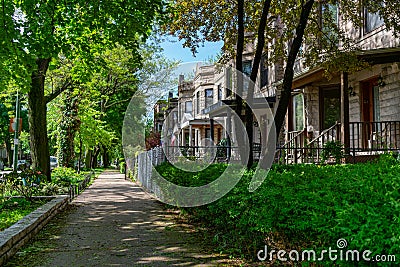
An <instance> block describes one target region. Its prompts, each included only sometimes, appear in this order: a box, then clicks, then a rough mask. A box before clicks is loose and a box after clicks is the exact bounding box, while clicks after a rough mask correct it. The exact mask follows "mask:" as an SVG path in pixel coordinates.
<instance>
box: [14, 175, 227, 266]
mask: <svg viewBox="0 0 400 267" xmlns="http://www.w3.org/2000/svg"><path fill="white" fill-rule="evenodd" d="M49 227H50V229H47V226H46V228H44V229H43V230H42V232H44V233H40V234H39V236H38V237H37V238H36V240H35V241H34V242H33V243H31V244H30V245H29V247H28V248H25V249H23V250H22V251H21V252H20V253H19V254H17V256H16V257H15V259H14V260H12V261H11V262H10V263H9V264H10V265H7V266H16V264H17V263H16V262H21V261H23V262H24V266H52V267H53V266H60V267H61V266H68V267H71V266H73V267H75V266H232V265H234V264H233V262H231V261H229V260H226V259H224V258H223V256H222V255H218V254H212V253H209V252H207V251H209V249H205V247H204V245H202V244H203V243H204V240H201V239H200V238H199V235H198V234H197V233H196V231H194V230H193V228H191V227H185V226H182V225H179V224H175V221H174V220H173V216H172V215H171V212H170V211H167V210H165V209H164V208H163V207H162V205H161V204H160V203H159V202H157V201H156V200H154V199H153V198H152V197H151V196H150V195H149V194H147V193H146V192H144V191H143V190H142V189H141V188H140V187H139V186H138V185H136V184H135V183H132V182H130V181H127V180H124V176H123V175H121V174H119V173H117V172H114V171H106V172H104V173H103V174H101V175H100V176H99V177H98V178H97V179H96V180H95V182H94V183H93V184H92V185H91V186H90V187H89V188H88V189H86V190H85V191H84V192H83V193H82V194H81V195H79V196H78V197H77V198H76V199H75V200H74V201H73V202H72V205H71V208H69V209H68V210H67V211H65V212H63V213H61V214H60V215H59V216H58V217H57V218H56V219H55V220H53V221H52V222H51V223H50V226H49ZM46 231H48V232H46ZM32 261H33V262H32ZM13 262H14V263H13ZM25 264H26V265H25Z"/></svg>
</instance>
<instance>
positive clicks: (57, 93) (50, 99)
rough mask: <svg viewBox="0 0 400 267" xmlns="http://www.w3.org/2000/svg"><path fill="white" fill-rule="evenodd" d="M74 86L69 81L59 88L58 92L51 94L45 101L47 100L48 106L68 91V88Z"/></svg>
mask: <svg viewBox="0 0 400 267" xmlns="http://www.w3.org/2000/svg"><path fill="white" fill-rule="evenodd" d="M71 85H72V82H71V81H67V82H65V83H64V84H63V86H61V87H60V88H58V89H57V90H55V91H54V92H52V93H51V94H48V95H47V96H45V100H46V104H47V103H49V102H51V101H52V100H54V99H55V98H56V97H57V96H59V95H60V94H61V93H62V92H64V91H65V90H67V89H68V87H70V86H71Z"/></svg>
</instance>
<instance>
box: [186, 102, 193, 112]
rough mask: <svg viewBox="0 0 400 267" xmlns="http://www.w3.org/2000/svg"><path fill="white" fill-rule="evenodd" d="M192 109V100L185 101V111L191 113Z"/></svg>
mask: <svg viewBox="0 0 400 267" xmlns="http://www.w3.org/2000/svg"><path fill="white" fill-rule="evenodd" d="M192 110H193V106H192V101H187V102H185V113H190V114H192Z"/></svg>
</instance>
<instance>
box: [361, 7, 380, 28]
mask: <svg viewBox="0 0 400 267" xmlns="http://www.w3.org/2000/svg"><path fill="white" fill-rule="evenodd" d="M383 23H384V21H383V19H382V18H381V16H380V15H379V12H376V13H370V12H369V11H368V10H367V9H365V32H366V33H368V32H371V31H373V30H375V29H376V28H378V27H379V26H381V25H383Z"/></svg>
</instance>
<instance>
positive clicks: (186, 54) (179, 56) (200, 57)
mask: <svg viewBox="0 0 400 267" xmlns="http://www.w3.org/2000/svg"><path fill="white" fill-rule="evenodd" d="M167 39H168V40H172V42H171V41H168V40H166V41H164V42H163V43H161V47H162V48H163V49H164V55H165V56H166V57H167V58H169V59H173V60H179V61H181V62H182V63H185V62H194V61H201V62H204V61H208V60H209V59H210V58H215V56H216V55H217V54H218V53H219V52H220V50H221V47H222V42H217V43H210V42H207V43H205V45H204V47H200V48H199V49H198V53H197V54H196V57H193V54H192V52H191V51H190V49H189V48H183V47H182V43H183V41H180V42H179V41H178V39H177V38H174V37H170V36H168V37H167Z"/></svg>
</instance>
